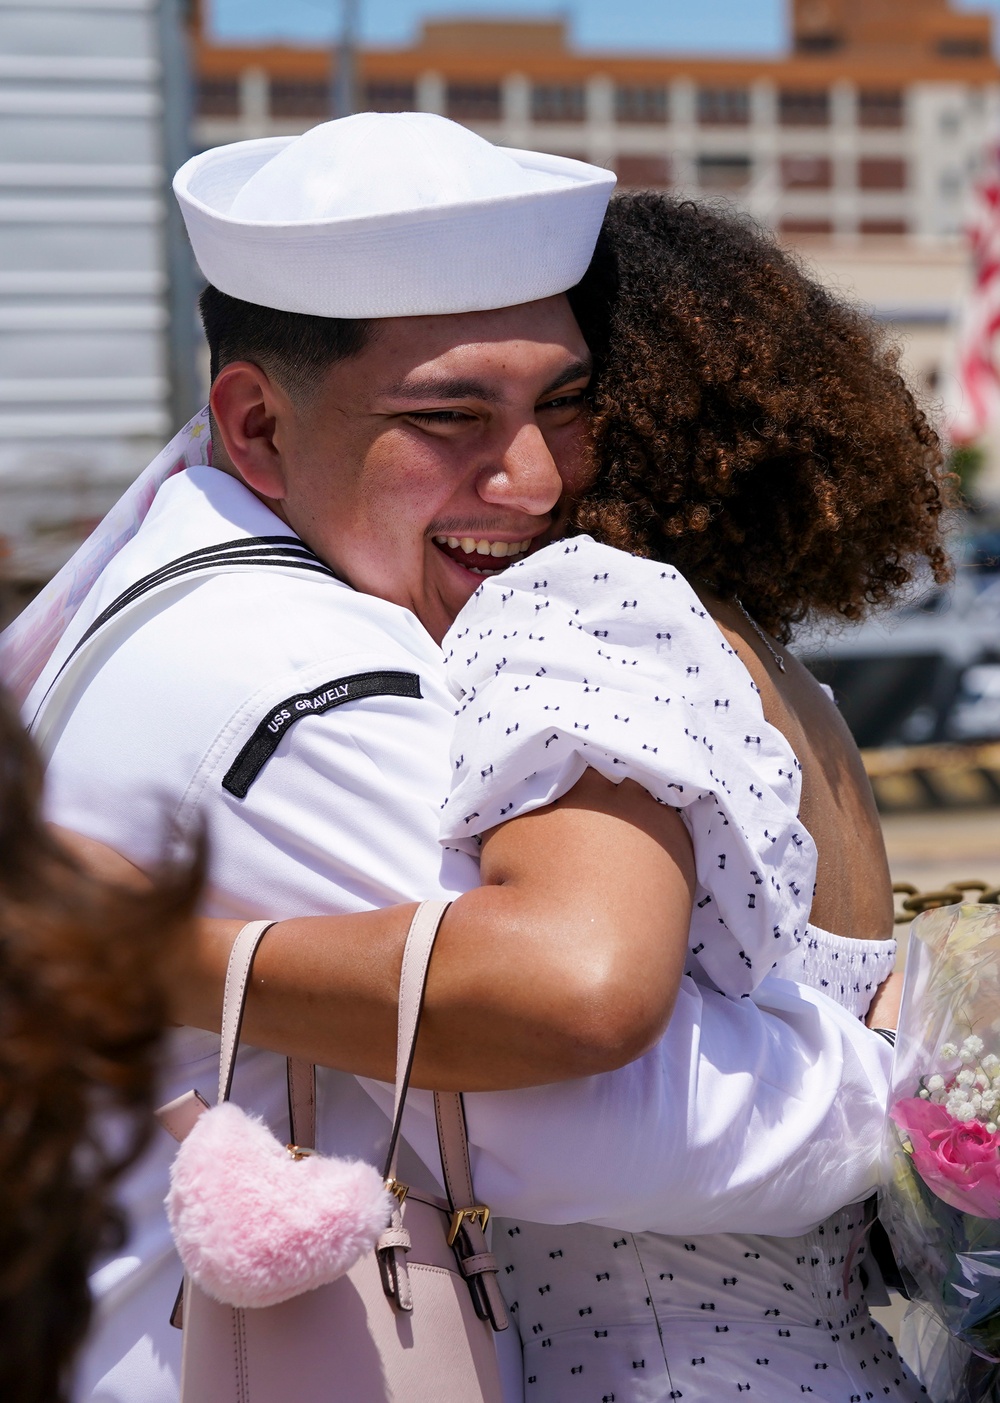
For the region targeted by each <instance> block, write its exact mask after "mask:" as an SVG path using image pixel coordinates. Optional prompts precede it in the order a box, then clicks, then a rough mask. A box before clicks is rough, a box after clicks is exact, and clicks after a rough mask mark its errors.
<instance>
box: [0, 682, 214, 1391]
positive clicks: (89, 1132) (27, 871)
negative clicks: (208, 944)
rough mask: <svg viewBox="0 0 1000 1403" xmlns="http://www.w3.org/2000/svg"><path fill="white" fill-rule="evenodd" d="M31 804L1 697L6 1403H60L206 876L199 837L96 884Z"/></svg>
mask: <svg viewBox="0 0 1000 1403" xmlns="http://www.w3.org/2000/svg"><path fill="white" fill-rule="evenodd" d="M41 795H42V767H41V762H40V761H39V759H38V757H37V755H36V754H35V751H34V749H33V747H32V745H31V743H30V741H29V740H28V738H27V736H26V735H25V734H24V732H23V730H22V729H21V726H20V724H19V722H18V719H17V714H16V712H15V710H14V707H13V706H12V704H11V703H10V701H9V699H8V698H7V697H6V695H4V694H2V693H0V1398H2V1399H3V1400H4V1403H64V1401H65V1400H66V1399H67V1398H68V1397H69V1392H70V1379H71V1365H72V1358H73V1354H74V1352H75V1350H76V1348H77V1346H78V1345H79V1344H80V1343H81V1341H82V1339H83V1336H84V1334H85V1332H86V1329H87V1325H88V1321H89V1318H90V1309H91V1302H90V1296H89V1293H88V1289H87V1275H88V1271H89V1269H90V1267H91V1263H92V1260H93V1258H94V1257H95V1255H96V1254H97V1253H99V1252H100V1251H102V1250H104V1249H106V1248H107V1247H109V1246H110V1245H112V1244H113V1243H114V1242H115V1241H116V1240H118V1241H120V1240H121V1237H122V1234H123V1232H124V1229H125V1225H124V1224H123V1223H122V1221H121V1218H120V1216H119V1215H118V1214H117V1213H116V1212H115V1210H114V1208H113V1207H112V1205H111V1200H110V1190H111V1186H112V1184H113V1183H114V1181H115V1179H116V1178H117V1177H118V1176H119V1175H120V1174H121V1172H122V1170H123V1169H124V1168H125V1167H126V1166H127V1165H128V1164H130V1163H131V1162H132V1161H133V1160H134V1159H135V1157H136V1156H137V1155H138V1153H139V1152H140V1151H141V1149H142V1147H143V1145H144V1144H145V1143H146V1140H147V1138H148V1136H149V1133H150V1131H151V1129H152V1128H153V1126H154V1122H153V1120H152V1098H153V1095H154V1076H155V1065H156V1054H157V1048H158V1045H159V1039H160V1035H161V1034H162V1032H163V1030H164V1028H165V1027H166V1024H167V1021H168V1009H167V982H166V975H167V971H168V967H169V962H170V959H171V955H172V952H173V951H174V950H175V948H176V945H177V942H178V940H179V939H180V937H181V935H182V933H183V930H184V928H185V926H186V924H187V922H188V921H189V919H190V918H191V916H192V914H193V910H194V904H195V900H196V898H197V895H198V892H199V890H200V887H201V881H202V874H203V871H204V852H203V845H201V844H199V845H198V847H197V851H196V852H195V853H194V854H193V856H192V858H191V860H190V861H188V862H187V863H186V864H184V865H183V866H177V867H172V868H170V869H169V870H167V869H165V870H164V871H163V872H162V873H161V874H159V875H158V876H157V877H156V878H155V880H154V881H153V883H152V885H151V886H148V887H145V888H144V889H143V890H130V889H127V888H125V887H118V886H113V885H110V884H108V883H105V882H102V881H100V880H98V879H97V878H95V877H92V876H90V875H89V874H88V873H87V872H86V871H85V870H84V869H83V867H82V866H81V865H80V864H79V863H78V862H77V861H76V860H75V859H74V858H73V857H71V856H70V855H69V854H68V853H67V852H66V851H64V849H63V848H62V847H61V846H60V845H59V843H58V842H57V840H56V839H55V837H54V836H53V835H52V833H51V832H50V831H49V830H48V829H47V828H46V826H45V824H44V822H43V819H42V815H41ZM106 1117H110V1118H106Z"/></svg>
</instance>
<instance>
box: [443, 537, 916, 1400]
mask: <svg viewBox="0 0 1000 1403" xmlns="http://www.w3.org/2000/svg"><path fill="white" fill-rule="evenodd" d="M445 651H446V656H447V658H448V667H449V675H450V679H451V683H452V686H453V689H454V691H455V695H456V699H457V701H458V714H457V724H456V734H455V741H454V750H453V776H454V780H453V788H452V792H451V794H450V796H449V798H448V800H447V801H446V804H445V808H444V840H445V841H446V842H447V843H450V844H453V845H454V846H456V847H462V848H465V849H466V850H469V851H471V850H474V848H475V846H476V844H477V842H478V839H479V835H480V834H481V833H483V832H485V831H486V830H487V829H488V828H490V827H492V826H493V825H494V824H496V823H498V822H501V821H503V820H504V819H506V818H509V817H512V816H514V815H517V814H522V813H526V812H529V811H530V810H531V809H534V808H538V807H541V806H543V805H545V804H548V803H551V802H552V801H553V800H554V799H555V798H557V797H558V796H559V795H560V794H563V793H565V792H566V791H567V790H568V789H570V788H571V787H572V785H573V784H574V783H575V782H576V780H577V779H578V778H579V777H580V775H581V774H582V773H583V770H584V769H585V768H586V767H587V766H588V765H589V766H592V767H593V768H595V769H597V770H599V771H600V772H601V773H603V774H605V775H606V776H608V777H609V778H612V779H621V778H625V777H629V778H632V779H634V780H636V781H637V782H638V783H640V784H642V785H643V786H644V787H645V788H646V789H647V790H649V792H650V793H652V794H653V795H654V797H656V798H658V799H659V800H661V802H664V803H667V804H670V805H671V806H672V807H674V808H676V809H677V810H678V812H679V813H680V814H681V816H682V817H683V819H684V821H685V823H686V825H687V827H688V829H689V832H690V833H691V837H692V842H693V845H694V853H695V867H696V874H697V890H696V892H695V903H694V914H693V918H692V922H691V932H690V937H689V953H688V963H687V968H686V972H687V973H688V974H689V975H691V976H692V978H694V979H695V980H697V981H698V982H699V983H700V984H702V985H704V986H705V987H707V988H712V989H716V990H718V991H719V992H720V993H722V994H723V995H725V996H727V997H730V998H745V997H748V996H750V995H751V994H752V993H753V992H754V990H755V989H757V987H758V985H759V984H760V981H761V980H762V979H763V978H764V977H765V976H766V975H768V974H773V975H777V976H780V977H783V978H789V979H793V980H796V981H798V982H801V983H806V984H809V985H812V986H813V987H816V988H820V989H822V990H824V992H825V993H826V994H827V995H828V996H829V997H830V998H832V999H834V1000H836V1001H837V1002H838V1003H840V1004H841V1005H843V1006H844V1007H845V1008H847V1009H849V1010H850V1011H851V1012H852V1013H854V1014H856V1015H857V1016H858V1017H861V1016H863V1014H864V1013H865V1012H866V1010H867V1008H868V1006H869V1003H870V1002H871V998H872V996H873V994H874V992H875V989H876V988H877V987H878V985H879V984H880V983H881V981H882V980H883V979H884V978H885V977H886V976H887V975H888V973H889V972H890V971H891V969H892V966H893V961H894V958H895V943H894V942H892V941H885V942H882V941H867V940H851V939H844V938H841V937H838V936H835V935H831V934H830V933H829V932H826V931H822V930H819V929H817V928H815V927H813V926H810V925H809V908H810V906H811V902H812V894H813V886H814V881H815V863H816V856H815V848H814V845H813V843H812V839H811V837H810V836H809V834H808V832H807V831H806V830H805V829H804V828H803V827H802V825H801V823H800V822H799V819H798V805H799V793H800V787H801V767H800V765H799V762H798V760H797V759H796V757H795V755H794V753H793V752H792V750H791V748H790V746H789V745H788V742H787V741H786V740H785V738H784V736H782V735H781V733H780V732H779V731H777V730H776V729H775V728H774V727H772V726H770V725H769V724H768V723H767V722H766V721H765V720H764V716H763V711H762V709H761V703H760V695H759V692H758V690H757V688H756V686H755V684H754V683H753V681H752V679H751V678H750V675H749V673H748V672H747V671H746V669H745V668H744V666H743V664H742V663H741V662H740V660H739V658H738V657H737V655H736V653H735V652H734V650H733V649H732V648H731V647H730V645H729V644H728V642H727V641H726V640H725V638H724V637H723V635H722V634H721V633H720V631H719V629H718V628H717V627H716V625H715V624H714V622H713V621H712V619H711V618H710V616H709V615H708V614H707V613H706V611H705V610H704V608H703V606H702V605H701V603H700V601H699V600H698V597H697V595H695V594H694V592H693V591H692V590H691V588H690V586H689V585H688V584H687V582H686V581H685V580H684V578H683V577H682V576H681V575H680V574H679V572H678V571H676V570H675V569H673V568H671V567H669V566H663V565H660V564H658V563H656V562H653V561H648V560H639V559H636V558H634V557H632V556H629V555H626V554H623V553H622V552H619V551H615V550H612V549H610V548H608V547H606V546H600V545H598V544H596V543H595V542H594V541H592V540H590V538H588V537H579V538H576V539H574V540H572V541H568V542H560V543H556V544H555V545H552V546H549V547H547V548H546V549H545V550H543V551H540V552H538V554H537V555H535V556H533V557H529V558H528V559H527V560H525V561H523V562H521V563H520V564H518V565H515V566H513V567H511V568H510V569H508V570H506V571H504V573H503V574H502V575H499V576H497V577H496V579H493V580H487V581H486V582H485V583H484V585H483V586H482V587H481V588H480V590H478V591H477V593H476V595H475V596H474V598H473V599H472V600H471V601H470V603H469V604H468V605H467V606H466V608H465V609H464V610H463V611H462V613H461V615H460V616H459V618H458V620H457V621H456V624H455V625H454V627H453V628H452V630H451V632H450V633H449V634H448V636H447V638H446V639H445ZM686 1073H687V1068H679V1069H678V1075H685V1074H686ZM734 1075H738V1070H737V1071H735V1072H734ZM683 1133H684V1127H683V1126H679V1127H678V1134H683ZM758 1133H759V1134H760V1135H762V1136H765V1135H767V1134H768V1130H767V1127H766V1126H761V1127H760V1130H759V1132H758ZM594 1154H597V1155H602V1156H611V1157H613V1156H614V1154H615V1146H614V1145H609V1144H595V1145H594ZM566 1172H567V1174H572V1172H573V1170H572V1165H567V1167H566ZM667 1191H668V1190H667ZM867 1225H868V1224H867V1218H866V1211H865V1207H864V1205H862V1204H855V1205H849V1206H846V1207H845V1208H843V1209H842V1210H840V1211H839V1212H838V1213H836V1214H834V1215H833V1216H832V1217H831V1218H828V1219H827V1220H826V1221H825V1222H822V1223H820V1224H818V1225H817V1226H816V1228H815V1229H814V1230H813V1231H812V1232H810V1233H807V1234H806V1235H805V1236H801V1237H794V1238H778V1237H758V1236H754V1235H753V1234H752V1233H747V1234H745V1235H744V1234H714V1235H708V1236H692V1237H690V1238H678V1237H667V1236H663V1235H661V1234H657V1233H641V1232H627V1231H624V1230H621V1231H619V1230H616V1229H614V1228H609V1227H598V1226H594V1225H590V1224H579V1223H575V1224H568V1225H565V1226H543V1225H539V1224H535V1223H527V1222H515V1221H511V1220H504V1219H497V1220H495V1221H494V1231H493V1244H494V1250H495V1252H496V1255H497V1258H498V1261H499V1264H500V1280H501V1284H502V1287H503V1290H504V1294H505V1296H506V1298H507V1301H508V1304H509V1306H510V1309H511V1313H512V1317H513V1320H514V1321H515V1322H516V1324H517V1327H518V1329H519V1331H520V1335H521V1340H522V1343H523V1347H524V1377H525V1403H666V1400H671V1399H685V1400H687V1403H719V1401H720V1400H728V1399H730V1398H732V1399H736V1398H741V1397H742V1396H743V1395H744V1394H750V1395H752V1396H755V1397H756V1398H758V1399H759V1400H761V1403H792V1400H793V1399H794V1400H796V1403H802V1400H803V1398H805V1397H807V1396H809V1397H811V1398H812V1399H814V1400H816V1403H820V1400H822V1403H868V1401H869V1400H874V1399H880V1400H881V1399H891V1400H896V1401H897V1403H910V1400H916V1399H918V1398H920V1397H921V1396H922V1395H923V1394H924V1390H923V1389H922V1387H921V1386H920V1384H919V1383H917V1382H916V1381H915V1380H914V1379H913V1378H912V1376H911V1375H910V1374H909V1373H908V1372H907V1371H906V1369H905V1367H904V1366H903V1365H902V1363H901V1362H900V1359H899V1356H898V1354H897V1352H896V1349H895V1346H894V1345H893V1343H892V1341H891V1340H890V1339H889V1338H888V1336H887V1335H886V1334H885V1333H884V1332H883V1331H882V1329H881V1328H880V1327H879V1326H878V1325H876V1324H875V1323H874V1322H873V1321H872V1319H871V1316H870V1315H869V1313H868V1305H867V1298H866V1296H867V1289H866V1283H867V1282H868V1280H869V1279H870V1277H869V1273H870V1272H873V1273H874V1276H875V1280H876V1281H877V1269H875V1268H872V1267H871V1266H870V1265H869V1264H868V1262H867V1259H866V1240H867V1239H866V1227H867ZM748 1226H750V1225H748ZM747 1403H752V1397H751V1398H750V1399H748V1400H747Z"/></svg>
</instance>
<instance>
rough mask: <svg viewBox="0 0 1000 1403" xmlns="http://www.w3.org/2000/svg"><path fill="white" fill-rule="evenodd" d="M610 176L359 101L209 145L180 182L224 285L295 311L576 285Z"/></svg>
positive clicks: (432, 303)
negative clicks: (288, 127) (313, 120)
mask: <svg viewBox="0 0 1000 1403" xmlns="http://www.w3.org/2000/svg"><path fill="white" fill-rule="evenodd" d="M614 184H615V177H614V175H613V174H612V173H611V172H610V171H607V170H602V169H600V168H599V167H597V166H590V165H586V164H585V163H584V162H583V161H574V160H570V159H569V158H568V157H566V156H546V155H541V154H539V153H538V152H534V151H514V150H510V149H507V148H504V147H498V146H493V145H491V144H490V142H488V141H484V140H483V138H482V137H479V136H476V135H475V134H474V133H473V132H470V131H468V130H467V129H466V128H465V127H461V126H459V125H458V124H457V123H455V122H450V121H448V120H447V119H446V118H444V117H437V116H434V115H433V114H431V113H427V112H391V113H390V112H362V113H359V114H357V115H356V116H353V117H343V118H341V119H339V120H338V121H334V122H324V123H323V124H322V125H320V126H318V127H313V128H312V129H311V130H310V131H307V132H305V133H304V134H303V135H302V136H295V137H284V136H281V137H265V138H263V139H261V140H258V141H239V142H236V143H234V144H233V145H231V146H219V147H216V148H214V149H213V150H210V151H205V152H203V153H202V154H201V155H199V156H194V157H193V158H192V159H191V160H190V161H188V162H187V163H186V164H185V165H183V166H182V167H181V168H180V170H179V171H178V172H177V175H176V176H175V178H174V191H175V193H176V195H177V199H178V200H179V201H180V206H181V210H182V211H183V214H184V221H185V223H186V225H187V230H188V234H189V236H190V239H191V244H192V247H193V248H194V253H195V257H196V258H197V260H198V264H199V266H200V268H201V271H202V272H203V273H204V275H205V277H206V278H207V279H208V280H209V282H210V283H213V284H214V285H215V286H216V287H217V288H219V289H220V291H222V292H226V293H228V294H229V295H230V296H231V297H238V298H241V299H242V300H243V301H245V302H254V303H257V304H258V305H260V306H264V307H275V308H277V309H279V310H281V311H285V312H306V313H312V314H313V315H316V316H324V317H403V316H423V315H429V314H439V313H451V312H471V311H483V310H486V309H489V308H494V307H508V306H515V305H517V304H518V303H521V302H532V301H535V300H536V299H537V298H541V297H549V296H551V295H552V294H553V293H557V292H565V290H566V289H567V288H570V287H572V286H573V285H574V283H577V282H579V280H580V278H581V277H582V276H583V273H584V271H585V269H586V267H587V264H588V263H589V261H590V257H591V254H592V253H593V250H594V244H595V243H596V240H597V235H598V231H599V229H600V226H601V221H602V220H603V218H604V211H605V208H606V207H607V203H608V200H609V198H610V196H611V191H612V189H613V188H614Z"/></svg>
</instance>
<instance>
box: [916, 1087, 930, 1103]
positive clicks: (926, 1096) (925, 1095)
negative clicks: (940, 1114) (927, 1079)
mask: <svg viewBox="0 0 1000 1403" xmlns="http://www.w3.org/2000/svg"><path fill="white" fill-rule="evenodd" d="M918 1095H919V1096H920V1099H921V1101H929V1100H930V1099H931V1094H930V1092H929V1091H928V1090H927V1088H926V1086H922V1087H921V1088H920V1091H919V1092H918Z"/></svg>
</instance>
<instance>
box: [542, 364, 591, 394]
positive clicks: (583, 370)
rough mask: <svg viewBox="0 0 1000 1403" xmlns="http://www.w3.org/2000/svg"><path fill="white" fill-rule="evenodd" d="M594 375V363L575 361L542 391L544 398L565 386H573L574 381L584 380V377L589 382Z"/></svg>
mask: <svg viewBox="0 0 1000 1403" xmlns="http://www.w3.org/2000/svg"><path fill="white" fill-rule="evenodd" d="M593 373H594V362H593V361H592V360H590V359H589V358H588V359H587V360H575V361H573V363H572V365H568V366H567V367H566V369H565V370H564V371H563V372H562V374H561V375H557V376H556V378H555V379H554V380H553V381H552V384H551V385H547V386H546V387H545V389H544V390H543V391H542V398H544V396H545V395H551V394H554V393H555V392H556V390H561V389H562V388H563V386H565V385H572V383H573V381H574V380H582V379H583V378H584V376H586V377H587V379H588V380H589V379H590V377H591V375H593Z"/></svg>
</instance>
